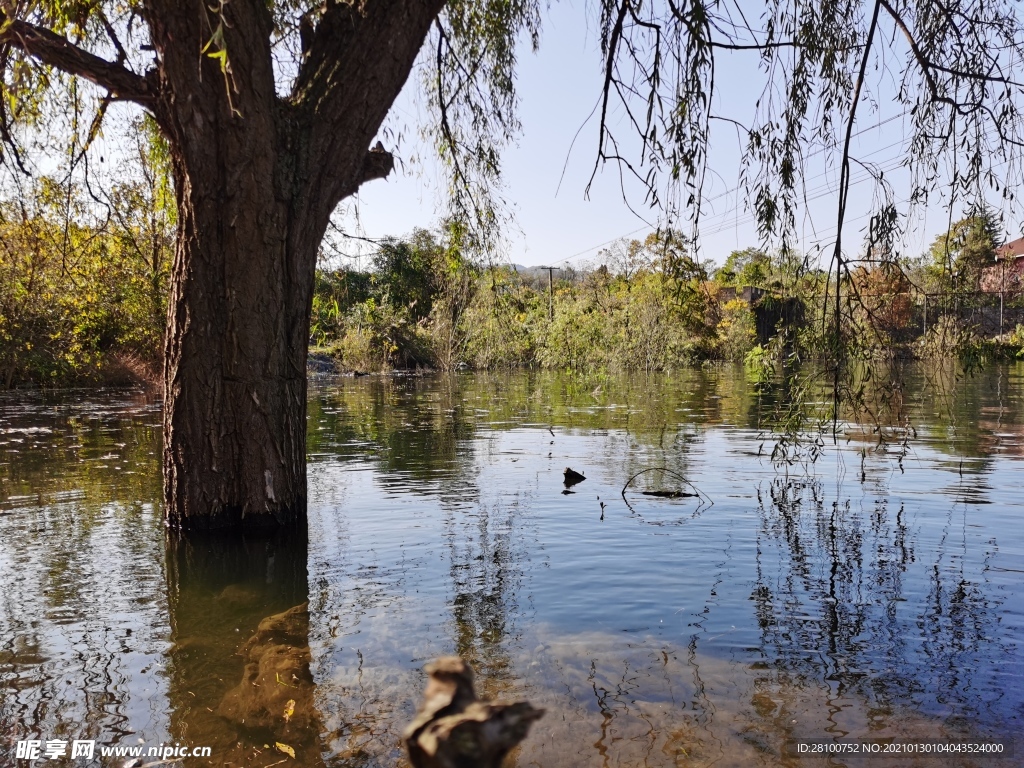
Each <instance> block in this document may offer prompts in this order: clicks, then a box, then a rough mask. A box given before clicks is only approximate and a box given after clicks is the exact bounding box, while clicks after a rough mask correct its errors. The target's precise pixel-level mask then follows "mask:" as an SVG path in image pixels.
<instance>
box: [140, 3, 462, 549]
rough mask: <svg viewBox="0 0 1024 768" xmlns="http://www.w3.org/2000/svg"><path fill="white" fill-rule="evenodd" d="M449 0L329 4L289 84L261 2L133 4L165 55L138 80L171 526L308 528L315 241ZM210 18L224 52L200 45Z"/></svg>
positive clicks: (374, 174)
mask: <svg viewBox="0 0 1024 768" xmlns="http://www.w3.org/2000/svg"><path fill="white" fill-rule="evenodd" d="M442 5H443V0H416V1H415V2H412V3H403V4H398V5H395V4H392V3H389V2H385V1H384V0H374V1H373V2H366V3H356V4H350V3H347V2H337V3H334V2H331V3H325V4H324V5H323V6H322V8H321V9H320V11H318V14H319V15H318V16H316V18H317V19H318V22H317V24H316V32H315V35H314V37H313V39H312V43H311V46H310V47H309V48H308V50H306V51H304V53H303V59H302V62H301V66H300V69H299V74H298V77H297V79H296V81H295V85H294V88H293V91H292V93H291V95H290V96H289V97H288V98H282V97H281V96H279V95H278V93H277V90H276V89H277V80H276V75H275V72H274V68H273V56H272V55H271V47H270V45H271V33H272V29H273V20H272V18H271V16H270V13H269V11H268V6H267V4H266V3H264V2H262V0H239V1H238V2H232V3H230V4H228V3H222V4H221V5H220V6H219V10H217V11H216V12H212V11H210V10H209V7H208V5H207V4H205V3H203V2H201V0H188V1H187V2H182V1H181V0H147V1H146V3H144V7H145V8H146V16H147V21H148V22H149V27H150V33H151V38H152V40H153V43H154V47H155V49H156V53H157V58H158V62H159V67H158V80H153V81H150V80H147V81H146V83H145V84H146V88H148V89H152V91H153V92H154V93H156V94H157V96H156V97H155V98H156V101H155V102H154V104H153V110H154V112H155V114H156V116H157V120H158V122H159V124H160V126H161V129H162V130H163V132H164V134H165V135H166V137H167V139H168V142H169V145H170V149H171V157H172V162H173V167H174V175H175V186H176V194H177V202H178V242H177V247H176V250H175V257H174V268H173V270H172V275H171V295H170V299H169V306H168V327H167V337H166V342H165V357H164V385H165V400H164V498H165V517H166V520H167V523H168V525H169V526H170V527H172V528H181V529H223V528H245V529H259V528H276V527H281V526H303V527H304V524H305V516H306V450H305V446H306V353H307V346H308V338H309V315H310V309H311V305H312V291H313V278H314V272H315V268H316V257H317V251H318V249H319V246H320V242H321V240H322V238H323V234H324V232H325V230H326V228H327V223H328V221H329V219H330V215H331V213H332V211H333V210H334V208H335V206H336V205H337V204H338V203H339V202H340V201H341V200H343V199H344V198H345V197H348V196H349V195H351V194H353V193H354V192H355V191H356V190H357V189H358V188H359V186H360V185H361V184H362V183H364V182H366V181H369V180H371V179H376V178H381V177H383V176H386V175H387V173H388V172H389V171H390V170H391V168H392V165H393V160H392V158H391V155H390V154H388V153H387V152H385V151H383V149H381V148H377V149H375V150H368V147H369V145H370V143H371V141H372V140H373V138H374V136H375V135H376V133H377V131H378V129H379V128H380V125H381V123H382V121H383V120H384V118H385V116H386V114H387V112H388V110H389V109H390V107H391V104H392V102H393V101H394V99H395V97H396V96H397V95H398V92H399V91H400V90H401V88H402V85H403V83H404V82H405V80H406V78H407V77H408V75H409V71H410V69H411V68H412V65H413V62H414V60H415V57H416V55H417V52H418V51H419V49H420V47H421V46H422V45H423V40H424V38H425V37H426V34H427V30H428V29H429V27H430V25H431V23H433V21H434V19H435V18H436V17H437V14H438V13H439V12H440V10H441V7H442ZM211 14H213V15H211ZM215 28H217V29H219V30H220V32H219V34H222V35H223V40H224V42H223V45H224V46H225V47H224V48H223V49H222V52H223V53H224V54H226V57H227V59H226V61H228V62H229V65H226V64H224V60H222V61H221V63H220V64H218V63H217V61H215V60H214V59H212V58H211V57H210V56H209V55H206V56H203V55H200V53H199V52H201V51H209V50H210V46H211V45H214V44H215V43H214V41H213V40H212V39H211V37H210V35H211V30H213V29H215ZM218 39H219V38H218ZM214 53H217V51H214ZM222 67H223V68H222ZM139 87H140V88H141V86H139ZM146 93H149V91H148V90H147V91H146Z"/></svg>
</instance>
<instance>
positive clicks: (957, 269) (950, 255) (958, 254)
mask: <svg viewBox="0 0 1024 768" xmlns="http://www.w3.org/2000/svg"><path fill="white" fill-rule="evenodd" d="M1000 242H1001V239H1000V234H999V224H998V222H997V221H996V219H995V216H994V215H993V214H992V212H991V211H990V210H989V209H987V208H982V209H981V210H980V211H978V212H977V213H974V214H972V215H970V216H967V217H965V218H963V219H960V220H959V221H957V222H955V223H954V224H953V225H952V226H951V227H950V228H949V230H948V231H947V232H945V233H944V234H942V235H939V236H938V237H937V238H935V241H934V242H933V243H932V245H931V247H930V248H929V249H928V254H927V260H926V262H925V275H924V277H925V280H926V290H928V292H930V293H957V294H964V293H971V292H974V291H977V290H979V288H980V282H981V273H982V270H983V269H984V268H985V267H988V266H991V265H992V264H994V263H995V257H996V248H997V247H999V245H1000Z"/></svg>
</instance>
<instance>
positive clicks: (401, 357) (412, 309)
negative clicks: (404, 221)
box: [310, 226, 476, 370]
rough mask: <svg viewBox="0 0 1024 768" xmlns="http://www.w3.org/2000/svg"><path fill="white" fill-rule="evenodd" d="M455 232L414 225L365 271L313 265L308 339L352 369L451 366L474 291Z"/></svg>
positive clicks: (387, 245) (387, 241) (472, 277)
mask: <svg viewBox="0 0 1024 768" xmlns="http://www.w3.org/2000/svg"><path fill="white" fill-rule="evenodd" d="M460 235H461V232H460V230H459V229H458V228H457V227H454V226H448V228H447V229H446V231H445V232H444V233H443V235H438V234H435V233H433V232H429V231H427V230H423V229H418V230H416V231H414V232H413V233H412V235H411V236H409V237H408V238H407V239H397V238H387V239H385V240H384V241H383V242H382V243H381V245H380V247H379V248H378V250H377V253H376V254H375V255H374V258H373V271H372V272H369V273H365V272H355V271H350V270H336V271H326V270H318V271H317V275H316V282H315V286H314V294H313V314H312V321H311V323H310V336H311V340H312V342H313V343H314V344H315V345H317V346H320V347H327V348H333V350H334V351H335V353H336V354H337V355H338V356H339V357H340V358H341V361H342V363H343V364H344V365H345V366H347V367H349V368H352V369H357V370H382V369H387V368H393V367H400V368H416V367H436V368H441V369H446V370H447V369H451V368H453V367H454V366H455V365H457V364H458V363H459V362H460V360H461V357H462V356H463V355H462V353H463V350H464V347H465V341H466V334H465V332H464V326H463V324H462V322H461V320H462V315H463V313H464V312H465V310H466V308H467V306H468V304H469V301H470V299H471V297H472V294H473V292H474V290H475V288H476V270H475V269H474V267H473V266H472V265H471V264H469V263H468V262H467V261H466V260H465V259H464V258H463V255H462V249H461V240H460Z"/></svg>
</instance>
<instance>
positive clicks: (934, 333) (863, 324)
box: [0, 157, 1024, 388]
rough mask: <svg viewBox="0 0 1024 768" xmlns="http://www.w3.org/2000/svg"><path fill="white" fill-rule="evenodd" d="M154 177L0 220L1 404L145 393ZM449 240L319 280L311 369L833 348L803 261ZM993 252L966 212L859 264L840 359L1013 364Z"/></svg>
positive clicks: (768, 370) (151, 343)
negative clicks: (94, 386)
mask: <svg viewBox="0 0 1024 768" xmlns="http://www.w3.org/2000/svg"><path fill="white" fill-rule="evenodd" d="M144 159H145V158H144ZM158 161H159V158H152V157H149V158H148V160H147V162H148V165H147V164H146V163H144V164H143V167H144V168H150V169H152V168H155V167H156V163H157V162H158ZM160 178H161V176H160V174H159V173H155V172H151V173H146V174H144V175H143V177H142V178H141V179H138V178H137V179H134V180H130V181H125V182H123V183H122V184H121V185H120V186H118V187H117V188H116V189H115V192H114V195H113V197H112V198H111V205H109V206H107V207H106V208H105V209H104V208H99V209H97V207H96V206H89V205H86V204H85V203H84V202H83V198H84V193H83V190H81V189H79V188H77V187H75V186H70V187H69V186H68V185H67V184H61V183H59V182H58V181H56V180H54V179H51V178H46V177H43V178H40V179H37V180H34V181H33V182H31V184H28V185H26V186H25V187H24V188H23V189H22V190H21V197H20V200H19V202H17V203H15V202H14V201H6V202H4V203H2V205H0V249H2V250H0V274H2V279H0V384H2V386H3V387H4V388H11V387H16V386H25V385H37V386H67V385H74V384H83V383H121V382H127V381H132V380H138V379H140V378H141V379H145V380H149V381H157V380H158V378H159V359H160V351H161V343H162V336H163V332H164V323H165V314H166V291H167V280H168V275H169V271H170V263H171V254H172V249H173V240H172V237H173V235H172V233H173V229H172V225H173V221H174V212H173V204H169V203H170V201H169V199H168V197H167V191H168V189H167V187H166V186H161V182H160ZM163 178H166V176H164V177H163ZM97 210H99V211H100V213H97ZM460 235H461V233H460V230H459V229H458V228H457V227H455V226H452V225H449V226H446V227H443V228H440V229H438V230H433V231H431V230H425V229H419V230H416V231H414V232H413V233H411V234H410V235H408V236H406V237H404V238H387V239H385V240H383V241H381V242H380V243H379V244H378V245H377V247H376V249H375V252H374V254H373V256H372V259H371V262H370V264H369V265H368V268H367V269H364V270H357V269H351V268H333V269H332V268H327V267H321V268H320V269H318V270H317V275H316V283H315V288H314V296H313V307H312V309H313V312H312V319H311V324H310V341H311V344H312V346H313V348H314V350H315V353H317V354H319V355H320V356H321V357H323V356H329V357H330V358H331V359H332V360H333V361H335V363H336V365H337V366H338V367H339V368H340V369H341V370H350V371H359V372H380V371H386V370H392V369H430V370H453V369H458V368H471V369H477V370H494V369H503V368H538V369H552V370H563V371H575V372H591V373H592V372H595V371H602V370H608V371H645V372H653V371H672V370H677V369H679V368H681V367H683V366H686V365H692V364H706V363H708V362H713V361H737V362H744V363H745V364H746V367H747V369H748V371H749V373H750V376H751V377H752V378H753V379H754V380H763V379H766V378H770V377H771V376H772V375H774V373H773V371H774V369H775V367H776V366H777V365H779V364H785V363H800V362H805V361H810V360H817V359H820V358H822V357H823V354H822V353H823V352H824V351H828V350H831V349H832V347H833V346H834V345H835V344H836V343H837V338H836V334H835V331H834V328H835V325H834V321H833V319H832V312H831V309H832V303H833V302H834V301H835V282H834V279H830V276H829V275H828V274H826V273H825V272H824V271H822V270H821V269H818V268H816V267H815V266H813V265H812V264H811V260H810V259H808V258H803V257H801V256H799V255H795V254H780V253H766V252H765V251H763V250H760V249H758V248H754V247H751V248H746V249H743V250H739V251H734V252H733V253H731V254H729V255H728V256H726V257H725V258H724V259H722V260H721V265H720V266H717V265H716V263H715V261H714V260H711V259H708V260H701V259H699V258H698V257H697V256H696V255H695V252H694V249H693V248H692V245H691V244H690V243H688V242H687V241H686V240H685V239H684V238H681V237H679V236H677V235H675V234H673V233H670V232H669V233H665V232H662V233H654V234H651V235H649V236H648V237H647V238H646V239H645V240H643V241H639V240H623V241H620V242H617V243H615V244H614V245H612V246H611V247H610V248H608V249H607V250H604V251H602V252H600V253H599V254H598V256H597V258H596V260H595V261H594V262H593V263H590V264H584V265H581V266H577V267H566V268H563V269H559V270H555V271H554V272H552V273H551V274H549V273H548V272H547V271H546V270H541V269H537V268H534V269H530V268H524V267H517V266H514V265H508V264H485V263H481V261H479V260H476V259H472V258H469V257H468V256H466V254H465V251H464V249H463V248H462V247H461V244H460V243H461V239H460ZM998 242H999V240H998V235H997V233H996V230H995V227H994V224H993V221H992V219H991V217H989V216H988V215H978V216H974V217H966V218H964V219H963V220H961V221H958V222H956V223H954V225H953V227H952V228H951V229H950V231H949V232H948V233H945V234H943V235H941V236H940V237H938V238H937V239H936V241H935V243H934V244H933V245H932V247H931V248H930V249H929V251H928V252H927V253H925V254H922V255H921V256H920V257H917V258H915V259H906V260H903V261H901V262H899V263H897V264H895V265H894V264H893V263H891V262H885V263H882V264H879V265H873V264H871V263H870V259H865V260H864V263H862V264H861V265H860V266H857V267H856V268H854V269H853V270H851V273H850V279H849V280H848V281H844V283H843V285H842V286H841V291H840V300H841V303H842V304H841V317H842V318H843V322H844V324H845V325H846V326H847V327H846V328H845V329H844V335H843V339H842V340H841V342H842V344H843V345H844V351H845V352H846V353H847V354H849V355H852V356H853V357H856V358H861V359H869V360H870V359H878V358H885V359H890V358H895V357H898V358H909V357H918V358H928V357H948V356H954V357H958V358H961V359H962V360H964V361H965V362H967V363H969V364H977V363H979V362H983V361H984V360H985V359H991V358H994V357H1000V356H1002V357H1006V356H1015V355H1018V354H1024V353H1022V352H1021V350H1022V349H1024V324H1022V322H1024V301H1022V299H1021V294H1020V290H1019V286H1015V285H1011V286H1009V290H1003V291H1002V292H998V291H992V290H989V291H985V290H983V288H984V282H985V279H986V275H987V274H988V273H990V272H991V271H992V270H993V269H994V268H997V267H998V266H999V265H998V263H997V261H996V258H995V253H996V247H997V245H998ZM989 282H991V281H989ZM990 287H991V286H990ZM1004 288H1005V286H1004ZM826 302H829V303H828V306H826Z"/></svg>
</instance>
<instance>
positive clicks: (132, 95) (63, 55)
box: [0, 12, 157, 107]
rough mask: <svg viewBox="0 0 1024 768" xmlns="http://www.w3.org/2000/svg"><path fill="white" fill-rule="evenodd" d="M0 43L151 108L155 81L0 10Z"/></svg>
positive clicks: (120, 97)
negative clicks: (12, 18) (14, 18)
mask: <svg viewBox="0 0 1024 768" xmlns="http://www.w3.org/2000/svg"><path fill="white" fill-rule="evenodd" d="M0 45H2V46H11V47H14V48H18V49H20V50H22V51H24V53H25V54H26V55H28V56H31V57H33V58H35V59H38V60H39V61H41V62H42V63H43V64H46V65H48V66H51V67H54V68H56V69H59V70H61V71H62V72H67V73H68V74H69V75H76V76H78V77H84V78H85V79H86V80H89V81H90V82H92V83H95V84H96V85H98V86H100V87H101V88H106V89H107V90H108V91H110V93H111V94H112V95H113V96H115V97H116V98H119V99H127V100H128V101H134V102H136V103H138V104H141V105H142V106H144V107H153V106H154V104H155V102H156V98H157V93H156V87H155V84H154V83H153V82H152V81H151V80H150V79H149V78H148V77H144V76H142V75H137V74H135V73H134V72H131V71H129V70H127V69H125V68H124V67H123V66H121V65H120V64H116V63H114V62H110V61H107V60H106V59H102V58H100V57H99V56H96V55H94V54H92V53H89V52H88V51H85V50H82V49H81V48H79V47H78V46H76V45H74V44H73V43H71V42H70V41H69V40H67V39H66V38H64V37H62V36H61V35H58V34H55V33H54V32H51V31H50V30H48V29H44V28H43V27H37V26H35V25H34V24H29V23H28V22H25V21H18V20H11V19H9V18H8V16H7V15H6V14H4V13H2V12H0Z"/></svg>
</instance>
